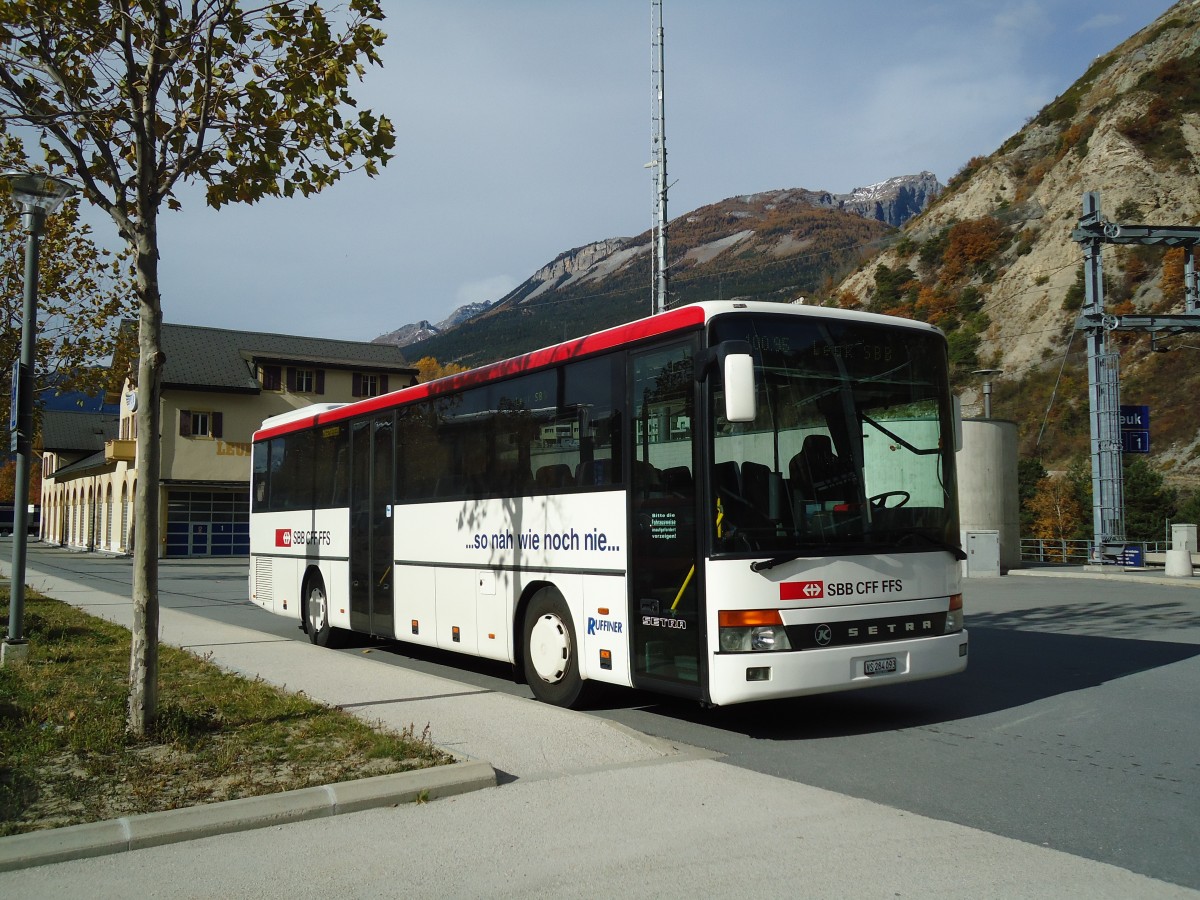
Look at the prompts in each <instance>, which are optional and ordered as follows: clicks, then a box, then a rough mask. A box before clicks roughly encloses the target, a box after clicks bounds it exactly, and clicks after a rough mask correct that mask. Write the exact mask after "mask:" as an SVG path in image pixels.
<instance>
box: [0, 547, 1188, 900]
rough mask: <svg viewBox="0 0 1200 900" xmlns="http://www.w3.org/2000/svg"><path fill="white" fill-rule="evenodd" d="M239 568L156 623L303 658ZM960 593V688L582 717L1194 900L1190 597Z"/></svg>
mask: <svg viewBox="0 0 1200 900" xmlns="http://www.w3.org/2000/svg"><path fill="white" fill-rule="evenodd" d="M0 552H3V548H0ZM37 564H38V565H39V566H50V567H54V566H63V567H65V568H69V569H70V570H71V571H72V573H73V574H74V575H75V576H76V577H86V578H87V579H88V580H89V582H95V583H96V584H98V585H108V586H109V589H110V590H112V591H113V592H114V593H118V594H120V593H125V594H126V595H127V592H128V582H129V563H128V561H126V560H105V559H98V558H94V557H87V556H83V555H79V554H69V555H66V554H52V555H49V556H42V557H40V558H39V559H38V561H37ZM244 566H245V564H244V560H236V561H233V562H232V563H226V564H221V563H215V562H212V561H205V562H166V563H164V565H163V570H162V603H163V606H164V607H165V608H169V609H180V610H186V611H187V612H189V613H192V614H199V615H202V616H204V617H207V618H209V619H212V620H214V621H219V622H224V623H227V624H232V625H238V626H241V627H246V628H251V629H255V630H257V631H260V632H264V633H265V634H264V637H265V636H266V635H269V636H271V637H272V638H289V639H291V638H294V639H297V640H299V639H302V637H303V636H302V635H301V634H300V633H299V632H298V630H296V629H295V628H294V627H293V626H291V625H290V624H289V623H288V622H286V621H285V620H282V619H279V618H276V617H274V616H270V615H267V614H265V613H262V612H261V611H259V610H258V609H256V608H255V607H253V606H251V605H250V604H249V603H247V602H246V601H245V600H244V596H245V568H244ZM968 587H969V591H968V595H967V596H968V615H969V616H970V618H969V627H970V628H971V635H972V663H971V667H970V669H969V670H968V672H967V674H966V675H964V676H961V677H958V678H954V679H948V680H943V681H940V682H934V683H929V684H925V685H910V686H897V687H894V688H885V689H880V690H874V691H870V692H864V693H854V694H841V695H833V696H830V697H822V698H804V699H799V700H792V701H783V702H777V703H770V704H756V705H750V706H743V707H734V708H730V709H724V710H714V711H703V710H700V709H699V708H698V707H696V706H694V705H692V704H686V703H679V702H673V701H663V700H661V699H659V698H654V697H650V696H647V695H643V694H638V693H635V692H620V691H613V692H609V693H607V694H605V695H604V697H602V698H601V702H600V703H599V704H598V705H597V706H596V708H595V709H594V710H593V711H592V714H593V715H594V716H598V717H603V718H607V719H611V720H615V721H618V722H621V723H624V724H625V725H628V726H630V727H632V728H634V729H637V730H638V731H641V732H643V733H645V734H649V735H655V736H659V737H663V738H666V739H668V740H669V741H674V742H681V743H684V744H689V745H692V746H695V747H700V748H706V749H708V750H711V751H716V752H718V753H721V754H724V755H725V757H724V759H725V762H728V763H732V764H733V765H735V766H737V767H740V768H742V769H743V770H745V771H747V772H758V773H765V774H769V775H774V776H778V777H781V778H783V779H786V780H787V781H789V782H791V783H794V784H797V785H810V786H816V787H818V788H825V789H828V790H830V791H833V792H836V793H837V794H838V795H848V796H849V797H856V798H862V799H864V800H870V801H876V802H878V803H881V804H884V805H885V806H886V807H891V808H893V809H895V810H900V811H903V812H908V813H914V814H919V815H921V816H926V817H929V818H931V819H933V820H941V821H944V822H949V823H958V824H960V825H966V826H970V827H972V828H974V829H979V830H980V831H982V832H987V833H991V834H995V835H1001V836H1005V837H1008V838H1015V839H1017V840H1019V841H1021V842H1024V843H1025V844H1028V845H1033V846H1038V847H1047V848H1053V849H1056V850H1062V851H1065V852H1067V853H1069V854H1072V855H1074V856H1078V857H1083V858H1086V859H1091V860H1097V861H1100V862H1103V863H1110V864H1113V865H1116V866H1120V867H1122V868H1125V869H1128V870H1131V871H1133V872H1138V873H1142V874H1145V875H1149V876H1151V877H1153V878H1157V879H1162V880H1165V881H1168V882H1173V883H1175V884H1178V885H1185V886H1188V887H1191V888H1198V889H1200V863H1198V862H1197V860H1196V859H1195V858H1194V852H1195V848H1196V847H1197V846H1200V829H1198V827H1197V823H1196V814H1197V812H1198V811H1200V751H1198V750H1197V747H1200V726H1198V714H1197V710H1198V708H1200V704H1197V702H1196V696H1195V695H1196V689H1197V687H1198V686H1200V590H1196V589H1194V588H1189V587H1179V586H1165V585H1159V584H1153V583H1148V582H1147V581H1145V580H1143V581H1142V582H1141V583H1138V582H1129V581H1123V580H1119V579H1115V578H1106V579H1104V580H1094V579H1090V580H1089V579H1083V578H1068V579H1059V578H1043V577H1024V576H1020V577H1019V576H1016V575H1010V576H1008V577H1006V578H1002V579H984V580H975V581H972V582H969V583H968ZM364 651H371V652H370V653H369V654H368V655H369V656H370V658H371V659H375V660H379V661H384V662H387V663H389V664H391V665H394V666H397V667H401V668H404V669H408V670H416V671H420V672H425V673H429V674H432V675H439V676H442V677H447V678H452V679H454V680H456V681H459V682H465V683H466V684H468V685H473V686H475V687H476V688H478V689H480V690H482V691H487V692H503V693H507V694H515V695H523V696H528V692H527V690H526V689H525V688H522V687H520V686H517V685H513V684H512V683H511V682H510V681H508V680H507V679H506V675H507V672H506V667H503V666H496V665H494V664H490V663H486V662H482V661H471V660H463V659H461V658H459V657H456V656H453V655H449V654H440V653H435V652H430V651H426V650H424V649H420V648H416V649H414V648H410V647H407V646H405V645H377V644H371V643H366V642H359V643H358V644H356V645H354V646H351V647H348V648H346V650H345V651H344V652H346V653H348V654H352V655H355V656H359V657H361V656H363V655H364ZM435 724H436V723H435ZM689 765H692V764H689ZM694 765H700V763H696V764H694ZM648 790H649V789H648ZM670 843H671V842H668V844H670ZM947 852H948V853H949V854H951V855H952V856H953V855H954V854H955V848H953V847H947Z"/></svg>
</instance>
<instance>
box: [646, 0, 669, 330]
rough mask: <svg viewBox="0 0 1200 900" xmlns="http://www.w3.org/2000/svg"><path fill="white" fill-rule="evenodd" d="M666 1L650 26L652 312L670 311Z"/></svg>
mask: <svg viewBox="0 0 1200 900" xmlns="http://www.w3.org/2000/svg"><path fill="white" fill-rule="evenodd" d="M662 4H663V0H651V4H650V20H651V21H650V25H651V29H652V54H651V61H650V69H651V73H652V80H653V88H654V110H653V120H652V121H653V141H652V145H651V150H652V153H653V158H652V159H651V161H650V162H649V163H647V168H653V169H654V170H655V173H654V174H655V179H654V257H653V261H652V263H651V270H652V271H651V277H652V281H653V284H652V290H653V299H652V302H651V307H650V309H651V312H655V313H660V312H665V311H666V309H667V122H666V115H667V108H666V102H665V92H666V73H665V71H664V68H663V9H662Z"/></svg>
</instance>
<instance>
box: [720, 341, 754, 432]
mask: <svg viewBox="0 0 1200 900" xmlns="http://www.w3.org/2000/svg"><path fill="white" fill-rule="evenodd" d="M722 374H723V375H724V381H725V419H726V421H728V422H753V421H754V418H755V415H756V414H757V409H756V400H757V398H756V395H755V391H754V357H753V356H751V355H750V354H749V353H730V354H729V355H728V356H726V357H725V360H724V371H723V373H722Z"/></svg>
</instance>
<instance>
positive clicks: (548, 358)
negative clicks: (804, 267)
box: [253, 300, 938, 441]
mask: <svg viewBox="0 0 1200 900" xmlns="http://www.w3.org/2000/svg"><path fill="white" fill-rule="evenodd" d="M731 312H755V313H766V314H776V315H779V314H782V315H805V316H811V317H816V318H823V317H829V318H833V319H843V320H847V319H849V320H854V321H861V322H863V323H874V324H879V325H884V324H886V325H890V326H892V327H911V328H913V329H914V330H918V331H932V332H937V331H938V329H937V328H935V327H934V326H932V325H929V324H926V323H925V322H917V321H915V320H912V319H901V318H897V317H895V316H884V315H879V314H877V313H868V312H859V311H857V310H847V309H837V308H829V307H823V306H804V305H801V304H794V303H772V302H769V301H750V300H747V301H740V300H725V301H706V302H703V303H692V304H689V305H688V306H680V307H677V308H675V309H672V310H668V311H667V312H664V313H659V314H658V315H654V316H648V317H646V318H644V319H638V320H637V321H634V322H629V323H626V324H624V325H617V326H615V327H613V328H608V329H605V330H604V331H598V332H596V333H595V334H589V335H585V336H584V337H580V338H575V339H574V340H570V341H564V342H563V343H561V344H554V345H552V346H550V347H544V348H543V349H541V350H534V351H532V352H530V353H526V354H524V355H522V356H514V357H512V358H511V359H505V360H501V361H499V362H494V363H489V364H487V365H483V366H480V367H479V368H476V369H470V370H468V371H466V372H460V373H458V374H456V375H447V376H446V377H444V378H438V379H436V380H434V381H427V382H423V383H422V384H415V385H412V386H411V387H405V388H401V389H400V390H397V391H392V392H391V393H388V394H381V395H380V396H378V397H370V398H368V399H365V400H359V401H356V402H354V403H348V404H336V403H321V404H314V405H313V406H307V407H304V408H303V409H298V410H295V411H294V412H290V413H283V414H282V415H278V416H272V417H271V418H269V419H266V420H264V422H263V424H262V427H261V428H260V429H259V430H258V431H256V432H255V433H254V436H253V440H255V441H261V440H266V439H267V438H272V437H276V436H278V435H281V434H289V433H291V432H293V431H300V430H302V429H304V428H310V427H312V426H314V425H317V424H323V423H333V422H341V421H344V420H346V419H350V418H352V417H354V416H359V415H363V414H368V413H372V412H376V411H378V410H383V409H390V408H391V407H393V406H399V405H403V404H407V403H412V402H415V401H418V400H423V399H425V398H427V397H435V396H438V395H441V394H446V393H452V392H453V391H457V390H461V389H464V388H468V387H474V386H475V385H480V384H486V383H488V382H490V381H495V380H497V379H500V378H506V377H508V376H510V375H517V374H520V373H522V372H531V371H535V370H537V369H542V368H545V367H546V366H550V365H554V364H555V363H559V362H563V361H565V360H568V359H574V358H575V357H580V356H590V355H592V354H594V353H601V352H603V351H605V350H611V349H613V348H616V347H620V346H624V345H627V344H633V343H636V342H638V341H642V340H646V339H648V338H654V337H661V336H662V335H666V334H671V333H673V332H677V331H686V330H689V329H692V328H697V327H700V326H702V325H705V324H707V323H708V322H709V321H710V320H711V319H712V318H713V317H714V316H718V315H721V314H724V313H731Z"/></svg>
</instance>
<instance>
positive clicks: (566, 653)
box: [521, 588, 583, 707]
mask: <svg viewBox="0 0 1200 900" xmlns="http://www.w3.org/2000/svg"><path fill="white" fill-rule="evenodd" d="M524 630H525V640H524V642H523V643H522V649H521V655H522V663H523V665H524V668H525V680H526V681H527V682H528V683H529V687H530V689H531V690H532V691H533V695H534V696H535V697H537V699H539V700H541V701H542V702H543V703H551V704H553V705H555V706H568V707H569V706H575V705H577V704H578V703H579V701H580V698H581V697H582V695H583V679H582V678H581V677H580V675H579V644H578V642H577V641H576V640H575V627H574V625H572V623H571V613H570V611H569V610H568V609H567V604H566V601H564V600H563V598H562V595H561V594H559V592H558V591H556V590H555V589H554V588H543V589H542V590H540V591H538V592H537V593H536V594H534V596H533V599H532V600H530V601H529V606H528V607H527V608H526V609H525V628H524Z"/></svg>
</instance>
